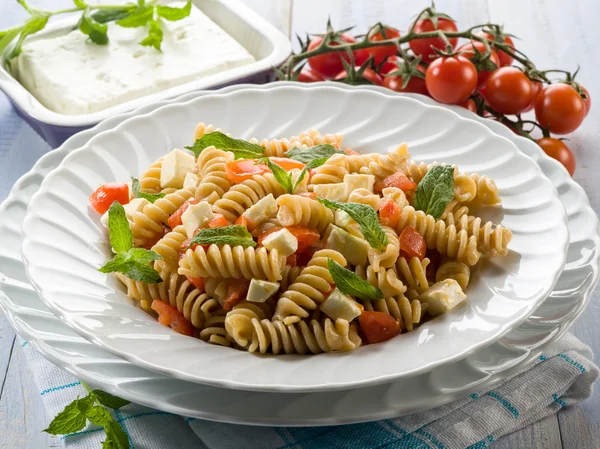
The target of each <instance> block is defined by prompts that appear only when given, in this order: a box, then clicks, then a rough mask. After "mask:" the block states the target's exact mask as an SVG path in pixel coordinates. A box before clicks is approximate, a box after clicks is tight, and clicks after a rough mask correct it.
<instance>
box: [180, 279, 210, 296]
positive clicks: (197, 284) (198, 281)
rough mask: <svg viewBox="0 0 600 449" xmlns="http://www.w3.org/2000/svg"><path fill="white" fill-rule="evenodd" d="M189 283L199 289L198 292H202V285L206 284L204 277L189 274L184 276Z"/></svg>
mask: <svg viewBox="0 0 600 449" xmlns="http://www.w3.org/2000/svg"><path fill="white" fill-rule="evenodd" d="M185 278H186V279H187V280H188V282H189V283H190V284H192V285H193V286H194V287H196V288H197V289H198V290H200V293H204V287H205V286H206V279H204V278H193V277H190V276H186V277H185Z"/></svg>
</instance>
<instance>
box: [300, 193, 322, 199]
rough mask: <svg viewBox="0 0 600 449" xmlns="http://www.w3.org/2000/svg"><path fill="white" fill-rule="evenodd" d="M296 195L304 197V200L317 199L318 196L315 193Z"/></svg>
mask: <svg viewBox="0 0 600 449" xmlns="http://www.w3.org/2000/svg"><path fill="white" fill-rule="evenodd" d="M296 195H298V196H303V197H304V198H310V199H311V200H316V199H317V194H316V193H315V192H302V193H297V194H296Z"/></svg>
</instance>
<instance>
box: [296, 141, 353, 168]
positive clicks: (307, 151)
mask: <svg viewBox="0 0 600 449" xmlns="http://www.w3.org/2000/svg"><path fill="white" fill-rule="evenodd" d="M334 154H345V153H344V152H343V151H341V150H338V149H337V148H336V147H334V146H333V145H329V144H322V145H316V146H314V147H310V148H298V147H294V148H292V149H291V150H289V151H288V152H287V153H286V154H285V156H286V157H289V158H290V159H294V160H295V161H299V162H303V163H304V164H309V163H310V162H312V161H313V160H315V159H323V158H327V159H329V158H330V157H331V156H333V155H334ZM327 159H325V160H327Z"/></svg>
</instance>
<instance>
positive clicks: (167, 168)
mask: <svg viewBox="0 0 600 449" xmlns="http://www.w3.org/2000/svg"><path fill="white" fill-rule="evenodd" d="M195 165H196V159H195V158H194V156H193V155H192V154H189V153H186V152H185V151H182V150H179V149H177V148H175V149H174V150H173V151H171V152H170V153H169V154H167V155H166V156H165V157H164V158H163V164H162V168H161V170H160V187H161V188H163V189H166V188H169V187H173V188H175V189H181V188H182V187H183V181H184V180H185V175H186V174H187V173H188V172H190V171H192V170H193V169H194V166H195Z"/></svg>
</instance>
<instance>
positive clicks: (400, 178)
mask: <svg viewBox="0 0 600 449" xmlns="http://www.w3.org/2000/svg"><path fill="white" fill-rule="evenodd" d="M386 187H397V188H399V189H400V190H402V191H403V192H410V191H411V190H415V189H416V188H417V184H415V182H414V181H413V180H412V179H409V178H408V177H407V176H406V174H405V173H404V172H403V171H397V172H396V173H394V174H392V175H390V176H388V177H387V178H385V179H384V180H383V181H380V182H376V183H375V186H374V189H375V191H376V192H381V191H382V190H383V189H385V188H386Z"/></svg>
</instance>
